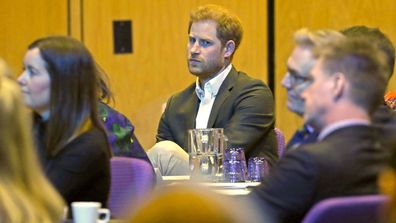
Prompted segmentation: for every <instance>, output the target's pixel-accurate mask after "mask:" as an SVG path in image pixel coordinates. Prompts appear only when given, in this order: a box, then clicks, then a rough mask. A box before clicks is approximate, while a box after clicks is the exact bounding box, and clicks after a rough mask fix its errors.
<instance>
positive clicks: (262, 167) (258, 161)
mask: <svg viewBox="0 0 396 223" xmlns="http://www.w3.org/2000/svg"><path fill="white" fill-rule="evenodd" d="M248 164H249V165H248V176H249V180H250V181H253V182H260V181H261V180H262V179H263V178H264V177H265V176H266V175H268V172H269V164H268V161H267V160H266V159H265V158H264V157H251V158H250V159H249V162H248Z"/></svg>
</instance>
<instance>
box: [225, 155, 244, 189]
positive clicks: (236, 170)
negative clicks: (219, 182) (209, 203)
mask: <svg viewBox="0 0 396 223" xmlns="http://www.w3.org/2000/svg"><path fill="white" fill-rule="evenodd" d="M223 166H224V177H225V181H228V182H232V183H234V182H243V181H246V180H247V168H246V159H245V151H244V149H243V148H228V149H226V150H225V151H224V161H223Z"/></svg>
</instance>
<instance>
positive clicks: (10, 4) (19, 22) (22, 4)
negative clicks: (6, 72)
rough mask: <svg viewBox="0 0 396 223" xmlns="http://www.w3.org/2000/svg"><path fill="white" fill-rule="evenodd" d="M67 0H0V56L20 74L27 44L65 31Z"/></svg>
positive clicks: (16, 73) (63, 33)
mask: <svg viewBox="0 0 396 223" xmlns="http://www.w3.org/2000/svg"><path fill="white" fill-rule="evenodd" d="M67 10H68V8H67V0H57V1H53V0H35V1H31V0H16V1H0V21H1V22H0V30H1V35H0V57H3V58H4V59H5V60H6V61H7V62H8V63H9V64H10V66H11V68H12V69H13V71H14V73H15V75H19V73H20V72H21V68H22V59H23V56H24V54H25V51H26V48H27V46H28V44H30V43H31V42H32V41H33V40H35V39H37V38H40V37H43V36H47V35H53V34H58V35H66V34H67Z"/></svg>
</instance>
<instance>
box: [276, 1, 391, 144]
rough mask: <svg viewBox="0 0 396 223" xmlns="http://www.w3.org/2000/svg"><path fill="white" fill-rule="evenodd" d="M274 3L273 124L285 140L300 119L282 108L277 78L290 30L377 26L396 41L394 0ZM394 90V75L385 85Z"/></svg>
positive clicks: (283, 69) (283, 99)
mask: <svg viewBox="0 0 396 223" xmlns="http://www.w3.org/2000/svg"><path fill="white" fill-rule="evenodd" d="M275 2H276V6H275V8H276V10H275V15H276V19H275V20H276V28H275V33H276V47H275V49H276V58H275V61H276V77H275V80H276V81H275V82H276V110H277V126H278V127H279V128H280V129H282V131H284V132H285V135H286V138H287V139H289V138H290V136H291V134H292V133H293V132H294V131H295V130H296V129H297V128H298V127H299V126H300V125H301V124H302V122H301V119H300V118H299V117H297V116H296V115H295V114H292V113H291V112H289V111H288V110H287V108H286V90H285V89H284V88H282V87H281V84H280V83H281V80H282V78H283V76H284V74H285V73H286V61H287V58H288V56H289V54H290V53H291V50H292V48H293V47H294V43H293V33H294V32H295V31H296V30H298V29H300V28H302V27H307V28H310V29H322V28H330V29H337V30H339V29H343V28H346V27H349V26H353V25H367V26H371V27H378V28H380V29H381V30H382V31H383V32H384V33H386V34H387V35H388V36H389V38H390V39H391V40H392V41H393V43H396V26H395V21H396V14H395V11H396V1H394V0H381V1H377V0H332V1H328V0H299V1H295V0H282V1H275ZM389 88H390V89H396V77H395V76H394V77H393V78H392V80H391V82H390V85H389Z"/></svg>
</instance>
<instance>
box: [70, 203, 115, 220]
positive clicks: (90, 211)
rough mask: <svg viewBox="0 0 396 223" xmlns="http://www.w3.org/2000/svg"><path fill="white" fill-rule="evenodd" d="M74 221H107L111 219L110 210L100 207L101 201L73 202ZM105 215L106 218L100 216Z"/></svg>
mask: <svg viewBox="0 0 396 223" xmlns="http://www.w3.org/2000/svg"><path fill="white" fill-rule="evenodd" d="M71 206H72V210H73V219H74V221H73V222H74V223H107V222H108V221H109V220H110V211H109V209H107V208H100V207H101V204H100V203H99V202H72V205H71ZM102 215H104V219H99V216H102Z"/></svg>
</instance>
